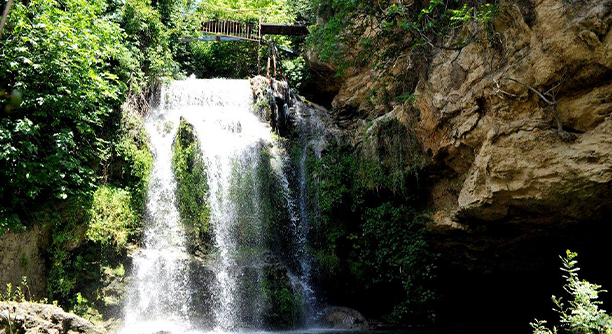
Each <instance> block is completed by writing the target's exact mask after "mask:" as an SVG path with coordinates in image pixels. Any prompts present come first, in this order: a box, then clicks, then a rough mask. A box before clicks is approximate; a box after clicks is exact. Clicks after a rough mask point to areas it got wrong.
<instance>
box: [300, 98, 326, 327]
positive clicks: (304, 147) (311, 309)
mask: <svg viewBox="0 0 612 334" xmlns="http://www.w3.org/2000/svg"><path fill="white" fill-rule="evenodd" d="M294 109H295V116H296V127H297V129H298V131H299V139H300V157H299V161H298V166H297V180H298V181H297V183H298V184H297V186H298V194H297V195H298V196H297V197H298V207H299V215H300V224H299V225H298V226H297V228H296V230H295V246H296V254H295V255H296V259H297V261H298V263H299V265H300V276H299V282H300V286H301V291H302V295H303V298H304V302H305V305H306V319H305V320H306V323H307V325H310V324H311V322H312V321H313V320H314V319H313V318H315V316H316V312H317V299H316V295H315V293H314V290H313V288H312V282H311V280H312V263H313V260H312V257H311V255H310V254H309V253H308V250H307V244H308V233H309V231H310V222H311V217H310V212H309V211H310V210H309V208H308V203H307V195H308V194H307V184H306V183H307V168H306V159H307V156H308V152H309V150H310V151H311V152H312V153H313V154H314V155H315V156H316V158H320V157H321V151H322V150H323V144H324V140H323V135H324V131H325V128H324V125H323V122H322V121H321V119H320V118H319V117H317V115H316V114H315V113H314V112H313V109H312V108H309V107H306V105H305V104H304V103H301V102H300V103H298V104H297V105H296V106H295V107H294Z"/></svg>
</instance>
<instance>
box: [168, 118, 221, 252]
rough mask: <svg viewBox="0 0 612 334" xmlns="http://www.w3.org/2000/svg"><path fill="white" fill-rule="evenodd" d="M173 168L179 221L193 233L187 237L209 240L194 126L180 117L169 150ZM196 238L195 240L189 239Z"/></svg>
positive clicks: (203, 175) (203, 176)
mask: <svg viewBox="0 0 612 334" xmlns="http://www.w3.org/2000/svg"><path fill="white" fill-rule="evenodd" d="M172 168H173V170H174V175H175V177H176V180H177V190H176V196H177V205H178V209H179V213H180V215H181V222H182V223H183V225H184V226H185V227H188V228H189V230H190V231H192V233H193V234H195V235H191V236H190V237H191V238H192V239H193V238H195V239H197V240H199V242H196V243H198V244H199V243H200V242H203V243H204V245H207V246H210V244H211V235H212V234H211V231H210V209H209V207H208V204H207V202H206V199H207V197H208V179H207V176H206V167H205V165H204V160H203V157H202V152H201V150H200V143H199V141H198V138H197V137H196V135H195V132H194V129H193V126H192V125H191V124H189V123H187V121H186V120H185V119H184V118H181V121H180V124H179V128H178V131H177V133H176V138H175V139H174V149H173V153H172ZM192 241H195V240H192Z"/></svg>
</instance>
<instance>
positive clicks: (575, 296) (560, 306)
mask: <svg viewBox="0 0 612 334" xmlns="http://www.w3.org/2000/svg"><path fill="white" fill-rule="evenodd" d="M577 255H578V254H576V253H574V252H571V251H569V250H568V251H567V252H566V257H561V261H562V262H563V267H561V270H562V271H563V272H565V274H564V275H563V277H564V278H565V285H564V286H563V288H564V290H565V291H566V292H567V293H568V294H569V295H570V297H571V299H570V300H569V305H568V306H567V307H566V306H565V304H564V303H563V301H562V298H560V297H555V296H553V297H552V300H553V303H554V304H555V311H556V312H557V313H559V321H560V323H561V328H562V329H563V332H566V333H572V334H595V333H606V334H610V333H612V317H610V316H609V315H608V314H607V313H606V311H604V310H602V309H600V308H599V305H601V302H600V301H598V300H597V299H598V298H599V294H600V293H602V292H606V291H605V290H602V289H601V286H600V285H597V284H593V283H589V282H587V281H586V280H581V279H580V278H579V277H578V271H579V270H580V268H578V267H577V264H578V262H577V261H576V260H575V259H576V256H577ZM530 325H531V327H532V328H533V333H534V334H553V333H555V334H556V333H557V328H556V327H553V328H552V330H551V329H549V328H547V327H546V321H538V320H536V321H535V322H534V323H531V324H530Z"/></svg>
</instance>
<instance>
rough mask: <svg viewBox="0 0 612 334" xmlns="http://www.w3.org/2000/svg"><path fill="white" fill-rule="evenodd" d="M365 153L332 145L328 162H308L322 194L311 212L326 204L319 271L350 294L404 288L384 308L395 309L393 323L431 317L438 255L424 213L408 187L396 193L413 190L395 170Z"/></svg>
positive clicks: (316, 194)
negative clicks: (395, 175)
mask: <svg viewBox="0 0 612 334" xmlns="http://www.w3.org/2000/svg"><path fill="white" fill-rule="evenodd" d="M359 156H360V155H359V154H358V153H354V152H352V151H350V150H348V148H346V147H341V146H336V145H332V146H331V147H329V148H328V151H327V152H325V153H324V154H323V155H322V157H321V159H316V158H315V157H314V155H309V157H308V159H307V167H308V168H307V169H308V175H309V179H308V182H307V184H308V187H307V188H308V197H309V198H311V199H316V205H315V204H313V203H311V204H310V210H311V211H312V210H313V209H314V208H315V206H316V207H317V208H318V218H319V219H315V220H314V221H313V228H314V230H315V231H314V232H313V233H312V235H313V237H314V239H313V241H312V247H313V253H314V255H315V256H316V258H317V262H318V264H319V268H320V270H321V272H320V274H319V275H320V276H321V279H322V280H323V281H328V282H336V281H341V282H342V286H335V285H333V284H334V283H328V284H332V285H333V286H332V287H328V289H331V290H336V289H338V290H340V291H343V294H360V295H362V294H363V293H364V292H366V293H372V294H373V295H372V298H376V291H377V289H382V288H383V287H385V286H386V287H394V286H395V287H397V289H398V290H399V291H398V290H394V291H395V292H393V293H394V294H396V295H398V293H399V292H400V291H402V293H403V295H404V296H403V297H402V298H396V300H393V301H391V300H388V301H387V303H389V304H391V305H390V308H388V309H387V310H386V311H384V310H377V311H378V312H380V311H383V312H387V315H389V316H390V320H391V321H408V320H412V321H429V320H431V317H432V316H433V313H431V309H430V308H429V307H428V306H427V305H428V304H429V303H430V302H431V301H433V300H434V299H435V295H434V293H433V291H432V290H431V289H430V288H429V287H428V284H429V282H430V280H431V279H432V278H433V277H434V274H433V269H434V267H433V265H432V263H433V261H434V258H435V256H434V255H433V254H432V253H431V252H430V251H429V250H428V246H427V244H426V243H425V241H424V228H425V219H424V216H423V215H422V214H420V213H419V212H418V211H417V210H416V205H417V202H416V201H415V200H414V198H411V197H409V196H408V193H407V192H401V191H399V192H394V191H393V189H392V188H393V187H397V188H398V189H405V188H406V186H404V185H402V186H400V185H398V184H396V183H395V182H396V181H394V180H393V178H390V177H389V175H392V174H393V173H394V172H393V171H389V170H388V167H386V166H384V165H382V164H381V162H380V161H375V160H371V159H370V158H368V157H359ZM393 168H400V169H402V167H398V166H393ZM402 182H408V179H407V178H402ZM340 277H341V278H342V279H339V278H340ZM368 291H370V292H368ZM398 296H399V295H398ZM381 315H382V314H381Z"/></svg>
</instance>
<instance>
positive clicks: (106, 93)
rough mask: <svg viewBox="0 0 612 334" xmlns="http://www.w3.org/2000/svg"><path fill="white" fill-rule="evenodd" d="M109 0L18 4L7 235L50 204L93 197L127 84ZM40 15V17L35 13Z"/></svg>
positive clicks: (9, 40) (5, 167)
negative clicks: (107, 129) (106, 9)
mask: <svg viewBox="0 0 612 334" xmlns="http://www.w3.org/2000/svg"><path fill="white" fill-rule="evenodd" d="M102 10H103V4H102V2H101V1H93V2H88V1H79V0H75V1H69V2H67V3H65V4H64V5H60V3H59V2H56V1H50V0H35V1H29V2H27V3H26V2H18V3H16V4H15V7H14V8H13V11H12V13H11V16H10V21H9V27H10V29H7V31H6V32H5V34H4V36H5V37H4V38H3V39H2V40H1V41H0V48H1V49H2V50H3V52H2V53H0V82H1V83H2V84H1V85H2V86H1V87H0V90H1V91H3V92H10V94H11V96H13V95H15V94H17V95H18V96H20V99H21V103H19V104H15V105H13V104H8V105H5V106H4V108H3V110H2V112H3V117H2V121H1V124H0V147H2V151H1V155H0V173H1V174H0V180H1V181H0V196H1V197H0V199H1V202H2V207H0V219H1V220H0V229H1V230H3V231H5V230H7V229H9V228H11V229H22V228H25V225H24V224H23V223H22V219H23V217H24V213H25V212H28V211H30V210H32V209H33V208H34V207H36V205H37V203H40V202H41V201H45V200H48V199H50V198H57V199H66V198H68V197H73V196H87V195H89V194H91V192H92V191H93V190H94V189H95V180H96V178H95V168H94V166H96V164H97V161H99V160H100V159H101V152H102V151H103V150H104V149H105V144H104V141H103V139H102V129H103V126H104V123H105V120H106V119H107V118H108V116H109V115H110V114H111V113H112V112H113V109H115V108H118V106H119V105H120V104H121V99H120V96H121V95H122V94H124V92H125V84H124V83H122V82H121V81H120V80H119V77H118V73H117V70H116V68H114V67H111V66H110V61H111V60H112V59H114V58H116V57H117V56H118V55H119V53H120V52H122V51H124V48H123V46H122V45H121V40H120V36H121V33H120V30H119V27H118V26H117V25H114V24H112V23H111V22H110V21H109V20H107V19H105V18H103V17H102V15H101V13H102ZM31 13H36V15H30V14H31Z"/></svg>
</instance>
